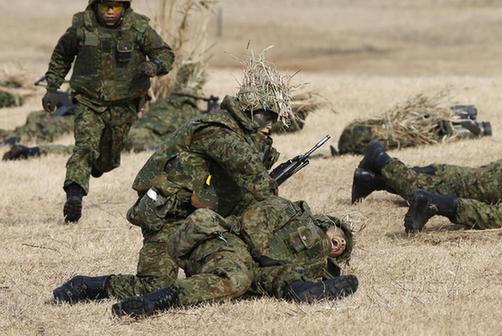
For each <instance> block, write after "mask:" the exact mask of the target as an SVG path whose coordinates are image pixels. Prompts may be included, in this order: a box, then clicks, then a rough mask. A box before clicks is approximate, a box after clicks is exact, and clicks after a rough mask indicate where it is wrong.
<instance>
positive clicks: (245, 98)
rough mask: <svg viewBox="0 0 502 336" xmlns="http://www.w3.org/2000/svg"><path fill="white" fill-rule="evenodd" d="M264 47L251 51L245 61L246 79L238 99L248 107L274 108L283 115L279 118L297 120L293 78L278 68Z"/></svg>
mask: <svg viewBox="0 0 502 336" xmlns="http://www.w3.org/2000/svg"><path fill="white" fill-rule="evenodd" d="M271 48H272V47H268V48H266V49H264V50H263V51H262V52H260V53H259V54H255V53H254V52H252V51H251V52H250V53H249V55H248V56H247V57H245V59H244V60H243V61H242V62H241V63H242V65H243V67H244V76H243V80H242V82H241V83H240V88H239V92H238V93H237V100H238V101H239V103H240V105H241V108H242V109H243V110H246V111H257V110H271V111H274V112H277V113H278V115H279V118H278V121H280V122H282V123H283V124H285V125H287V124H289V123H290V122H291V121H294V120H295V119H296V118H295V115H294V113H293V110H292V108H291V89H292V85H291V78H292V77H293V76H288V75H283V74H281V73H279V71H277V69H276V68H275V66H274V65H273V64H272V63H270V62H268V61H267V60H266V58H265V54H266V52H267V51H268V50H269V49H271Z"/></svg>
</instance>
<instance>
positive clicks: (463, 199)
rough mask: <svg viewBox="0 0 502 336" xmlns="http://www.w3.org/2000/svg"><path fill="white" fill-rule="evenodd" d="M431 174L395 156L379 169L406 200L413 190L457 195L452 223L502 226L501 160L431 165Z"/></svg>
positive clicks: (389, 183) (397, 192) (393, 189)
mask: <svg viewBox="0 0 502 336" xmlns="http://www.w3.org/2000/svg"><path fill="white" fill-rule="evenodd" d="M434 168H435V172H434V174H433V175H429V174H420V173H417V172H415V171H414V170H413V169H411V168H408V167H407V166H406V165H405V164H404V163H402V162H401V161H399V160H397V159H391V161H390V162H389V163H388V164H387V165H386V166H385V168H384V169H383V170H382V176H383V177H384V179H385V183H386V185H387V186H388V187H389V188H390V189H391V190H392V191H393V192H394V193H396V194H398V195H400V196H401V197H403V198H405V199H410V197H411V195H412V194H413V192H414V191H415V190H417V189H424V190H427V191H429V192H432V193H435V194H442V195H448V194H451V195H455V196H456V197H458V198H459V206H458V211H457V218H456V221H455V222H456V223H457V224H462V225H467V226H470V227H472V228H476V229H487V228H498V227H502V205H501V203H500V202H501V201H502V160H499V161H495V162H492V163H491V164H488V165H486V166H482V167H479V168H469V167H459V166H453V165H434Z"/></svg>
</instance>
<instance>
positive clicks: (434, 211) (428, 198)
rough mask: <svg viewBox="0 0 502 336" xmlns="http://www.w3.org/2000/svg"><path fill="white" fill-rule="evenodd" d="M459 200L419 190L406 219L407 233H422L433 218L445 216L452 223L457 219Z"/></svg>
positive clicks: (451, 196)
mask: <svg viewBox="0 0 502 336" xmlns="http://www.w3.org/2000/svg"><path fill="white" fill-rule="evenodd" d="M457 209H458V199H457V197H455V196H453V195H437V194H432V193H429V192H427V191H424V190H417V191H416V192H415V193H414V194H413V197H412V200H411V205H410V208H409V209H408V212H407V213H406V216H405V217H404V227H405V230H406V232H407V233H413V232H417V231H422V228H423V227H424V225H425V224H426V223H427V222H428V221H429V219H430V218H431V217H433V216H436V215H437V216H445V217H448V219H449V220H450V221H452V222H454V221H455V218H456V217H457Z"/></svg>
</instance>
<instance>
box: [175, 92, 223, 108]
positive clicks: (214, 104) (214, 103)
mask: <svg viewBox="0 0 502 336" xmlns="http://www.w3.org/2000/svg"><path fill="white" fill-rule="evenodd" d="M175 95H177V96H183V97H189V98H193V99H197V100H202V101H204V102H206V103H207V110H204V111H202V113H212V112H217V111H218V110H219V109H220V97H217V96H213V95H211V96H209V97H202V96H196V95H192V94H189V93H175Z"/></svg>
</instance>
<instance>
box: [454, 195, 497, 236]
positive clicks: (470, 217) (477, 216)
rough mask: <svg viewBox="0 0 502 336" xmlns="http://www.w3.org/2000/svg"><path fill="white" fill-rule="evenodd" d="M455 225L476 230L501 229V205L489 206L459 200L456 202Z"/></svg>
mask: <svg viewBox="0 0 502 336" xmlns="http://www.w3.org/2000/svg"><path fill="white" fill-rule="evenodd" d="M455 223H456V224H461V225H466V226H470V227H471V228H473V229H478V230H483V229H494V228H502V203H498V204H497V205H490V204H486V203H483V202H480V201H476V200H472V199H465V198H461V199H459V200H458V208H457V217H456V220H455Z"/></svg>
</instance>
